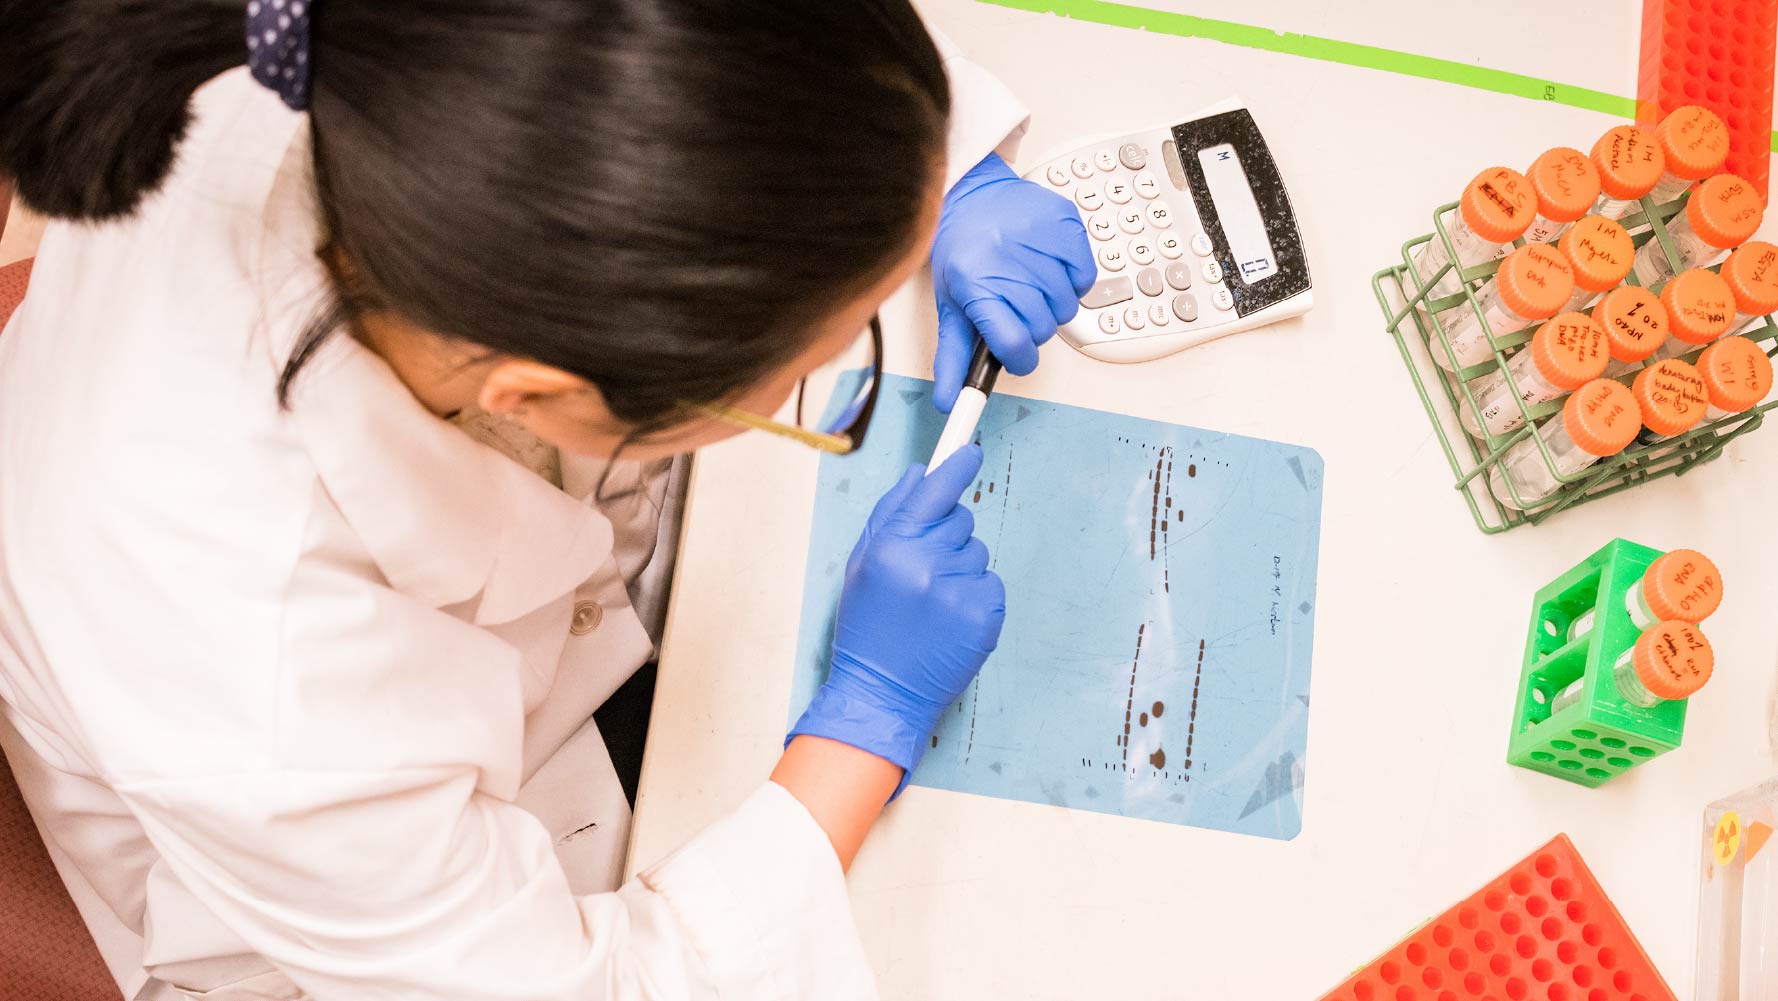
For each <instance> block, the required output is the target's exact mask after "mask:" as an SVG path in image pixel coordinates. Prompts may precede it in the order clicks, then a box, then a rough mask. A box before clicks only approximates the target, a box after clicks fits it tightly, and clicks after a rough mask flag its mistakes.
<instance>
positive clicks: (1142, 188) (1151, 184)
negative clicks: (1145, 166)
mask: <svg viewBox="0 0 1778 1001" xmlns="http://www.w3.org/2000/svg"><path fill="white" fill-rule="evenodd" d="M1136 193H1137V194H1139V195H1141V196H1142V197H1144V198H1153V197H1155V196H1156V195H1158V194H1160V193H1161V182H1159V181H1157V180H1155V179H1154V175H1153V174H1152V173H1149V172H1148V171H1146V170H1145V171H1143V172H1142V173H1140V174H1137V175H1136Z"/></svg>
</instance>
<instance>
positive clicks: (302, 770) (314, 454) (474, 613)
mask: <svg viewBox="0 0 1778 1001" xmlns="http://www.w3.org/2000/svg"><path fill="white" fill-rule="evenodd" d="M946 54H947V66H948V68H949V70H950V72H951V74H952V84H953V90H954V91H955V96H956V101H957V110H956V115H955V125H954V129H953V136H952V145H951V165H950V171H951V173H950V176H951V178H952V179H955V177H956V176H957V175H958V174H960V173H961V172H962V171H963V170H964V169H966V168H967V167H968V166H970V165H971V164H973V163H974V162H976V160H978V159H979V158H980V157H981V156H982V155H985V154H986V152H987V151H988V150H990V149H992V148H995V147H996V146H1002V147H1003V144H1004V141H1006V140H1008V138H1009V137H1013V138H1016V136H1017V134H1018V133H1019V132H1021V131H1022V128H1023V121H1024V117H1025V113H1024V110H1023V109H1022V108H1021V107H1020V106H1019V105H1018V103H1017V101H1016V100H1014V99H1013V98H1012V97H1011V95H1010V94H1008V93H1007V92H1006V91H1005V90H1004V89H1003V88H1001V87H1000V86H999V85H998V84H997V83H995V82H994V81H993V80H992V79H991V78H988V77H987V76H986V75H985V74H983V73H982V72H981V71H980V70H979V69H977V68H975V67H974V66H972V65H971V64H969V63H967V62H965V61H964V60H962V59H961V58H959V57H958V56H957V54H956V53H955V52H954V51H953V50H950V49H949V47H948V46H946ZM194 110H195V114H196V118H195V122H194V124H193V126H192V128H191V130H190V133H189V135H188V137H187V139H186V141H185V142H184V144H183V145H182V147H181V149H180V155H179V161H178V164H177V166H176V169H175V171H174V173H173V175H172V177H171V178H170V179H169V181H168V182H167V184H166V185H165V187H164V189H163V190H162V191H161V192H159V193H158V194H157V195H155V196H154V197H153V198H152V199H150V200H149V201H148V202H147V203H146V205H145V206H144V207H143V209H142V210H141V212H139V213H138V214H137V215H136V216H135V217H134V218H132V219H130V220H127V221H124V222H119V223H113V224H109V225H103V226H91V225H68V224H62V225H52V226H51V227H50V229H49V231H48V233H47V234H46V235H45V238H44V241H43V244H42V246H41V248H40V254H39V257H38V261H37V265H36V270H35V272H34V274H33V277H32V285H31V290H30V294H29V296H28V297H27V299H26V301H25V303H24V304H23V306H22V307H21V308H20V310H19V312H18V313H17V314H16V316H15V317H14V319H13V321H12V322H11V323H10V325H9V326H8V328H7V330H6V331H5V333H4V335H3V336H0V710H3V712H0V747H3V748H4V751H5V754H6V757H7V759H8V761H9V762H10V763H11V765H12V768H13V770H14V772H15V774H16V775H17V778H18V780H19V784H20V787H21V789H22V790H23V792H24V794H25V798H26V801H27V802H28V803H29V805H30V807H31V810H32V812H33V814H34V815H35V817H36V818H37V821H38V823H39V826H40V828H41V829H42V831H43V833H44V835H45V838H46V841H47V843H48V846H49V848H50V852H51V855H52V857H53V858H54V860H55V862H56V865H57V867H58V868H59V869H60V871H61V873H62V875H63V877H64V879H65V880H66V882H67V884H68V886H69V889H70V892H71V893H72V894H73V895H74V897H75V900H76V903H77V904H78V905H79V907H80V910H81V913H82V915H83V916H84V917H85V918H86V920H87V922H88V924H89V925H90V927H91V928H92V930H93V932H94V935H95V938H96V939H97V940H98V942H99V945H100V948H101V952H102V953H103V954H104V956H105V959H106V961H107V963H108V964H109V965H110V967H111V970H112V972H113V974H114V975H115V976H116V977H117V980H118V983H119V985H120V987H121V988H122V990H123V992H124V995H125V996H126V997H131V998H134V997H138V996H140V997H143V998H154V999H161V998H179V997H205V998H210V999H213V1001H245V999H260V998H271V999H293V998H303V997H312V998H315V999H320V1001H332V999H353V1001H356V999H365V998H377V999H410V998H411V999H419V998H425V999H463V1001H470V999H473V1001H519V999H557V998H574V999H606V998H647V999H666V998H710V997H723V998H748V999H751V998H799V997H818V998H824V999H833V998H863V997H870V996H874V993H875V990H874V987H873V986H872V983H871V977H870V972H869V968H868V966H867V964H866V961H865V957H864V953H863V951H862V949H861V947H860V944H859V942H858V939H857V934H856V930H855V928H854V926H853V923H852V919H851V915H850V911H849V906H848V903H847V899H846V896H845V887H844V881H843V879H842V876H841V872H840V869H839V866H838V865H837V863H836V861H835V858H834V855H833V852H832V849H831V847H830V846H829V844H828V842H827V840H826V837H825V835H824V834H823V832H822V831H821V829H820V828H819V827H818V826H817V825H816V824H815V823H814V821H813V820H812V819H811V818H810V816H809V814H808V813H807V811H805V810H804V809H803V807H802V806H801V805H800V804H799V803H798V802H797V801H796V800H795V799H794V798H792V797H791V796H790V795H789V794H788V793H786V792H784V791H783V790H782V789H781V788H779V787H777V786H774V785H772V784H770V783H765V784H763V785H762V786H761V788H760V789H759V790H758V791H757V792H755V793H754V794H753V795H752V796H751V797H750V798H749V799H747V800H746V801H745V802H744V803H743V804H742V805H741V806H740V807H739V808H738V809H737V810H735V812H733V813H732V814H730V815H729V816H728V817H727V818H725V819H723V820H721V821H720V822H718V823H717V824H715V825H713V826H712V827H711V828H709V829H708V830H706V831H704V832H703V833H702V834H700V835H699V836H698V837H697V838H695V839H694V840H693V841H692V842H691V843H690V844H688V845H686V846H685V847H684V848H683V849H682V850H680V851H679V852H678V853H676V854H675V855H673V856H672V857H671V858H669V859H667V860H665V861H661V862H659V863H657V864H655V865H654V866H653V867H652V868H650V869H647V870H646V871H645V872H643V873H642V874H641V875H640V876H639V877H637V878H636V879H634V880H632V881H631V882H629V883H627V884H624V885H622V886H621V887H620V886H618V881H619V872H620V865H621V860H622V854H623V850H624V847H625V841H626V837H627V829H628V821H629V810H628V807H627V805H626V803H625V801H624V797H623V794H622V792H621V790H620V789H619V787H618V784H617V782H616V780H615V776H614V775H613V773H612V768H611V764H610V760H609V758H608V757H607V755H606V751H605V747H604V744H603V742H602V740H601V739H600V737H599V734H598V732H597V730H596V728H595V727H594V725H593V724H592V722H591V719H590V716H591V714H592V711H593V709H594V708H595V707H597V706H598V705H599V704H600V703H601V702H603V701H604V700H605V699H606V697H608V696H609V695H610V694H611V692H612V691H613V690H615V689H616V688H617V687H618V686H619V685H620V684H621V683H622V682H623V681H624V680H625V679H626V678H628V677H629V675H630V674H631V673H632V672H633V671H634V670H635V669H636V668H637V667H638V666H639V665H640V664H642V663H643V662H644V661H645V660H647V658H648V657H649V656H650V654H651V644H650V641H649V638H648V636H647V634H646V633H645V631H644V630H643V628H642V627H641V625H640V624H639V622H638V621H637V617H636V615H635V613H634V612H633V611H632V609H631V607H630V602H629V598H628V596H627V595H626V590H625V577H626V570H627V571H628V572H630V573H633V572H634V570H635V569H636V566H637V564H638V563H639V562H641V561H640V560H637V559H629V560H626V559H625V556H626V552H625V550H626V548H627V549H629V550H630V553H629V554H628V555H630V556H632V557H633V556H634V555H635V552H636V551H638V550H640V551H642V552H646V551H647V549H648V548H649V547H650V546H651V545H652V532H653V526H652V524H651V523H649V522H648V521H647V519H646V518H643V519H642V520H641V521H640V522H638V520H637V518H636V517H635V516H634V513H633V512H628V513H625V512H617V513H614V512H609V511H605V512H602V511H600V510H599V509H598V508H597V507H595V506H594V505H593V504H592V503H590V502H585V501H583V499H582V498H584V497H585V496H586V494H587V492H588V491H589V490H590V489H591V488H592V486H593V485H594V483H595V482H596V480H597V478H598V473H599V471H600V467H599V465H598V464H596V463H588V462H584V461H582V462H575V461H572V460H568V461H565V462H564V466H563V481H564V482H563V489H557V488H556V487H555V486H553V485H552V484H550V483H548V482H546V481H545V480H544V479H542V478H540V477H538V476H537V475H535V474H534V473H533V472H532V471H530V470H528V469H526V468H524V467H523V466H521V465H519V464H518V463H516V462H513V461H512V460H510V459H508V458H507V457H506V456H504V455H502V454H501V453H500V452H497V451H495V450H494V449H492V448H489V447H487V446H485V445H483V444H481V443H479V442H477V441H475V440H473V439H472V438H471V437H469V436H468V435H466V434H464V433H463V432H462V431H460V430H459V429H458V428H456V427H454V426H452V425H451V424H449V423H447V422H444V421H441V420H439V419H438V418H436V417H434V416H433V415H432V414H430V413H429V412H427V411H426V410H425V409H424V408H423V407H421V405H420V404H419V403H418V402H417V401H416V400H415V399H414V398H413V397H412V395H411V394H409V393H408V392H407V390H406V389H405V388H404V387H403V386H402V385H401V383H400V382H399V381H398V380H397V379H396V378H395V376H394V375H393V373H392V372H391V371H390V370H389V369H388V368H387V367H386V366H385V365H384V364H383V363H382V361H381V360H380V359H379V358H378V357H377V356H376V355H374V354H373V353H371V352H370V351H368V350H367V349H365V348H364V347H363V346H361V345H360V344H358V343H356V342H355V341H353V340H352V339H351V338H349V337H335V338H333V339H332V340H331V341H329V342H328V344H327V346H326V347H325V348H324V349H323V350H322V351H321V352H320V354H319V355H318V356H317V357H316V358H314V359H313V361H312V363H311V364H310V365H309V366H308V368H307V370H306V371H305V373H304V375H303V376H302V378H301V379H300V380H299V381H298V382H297V383H296V388H295V393H294V396H293V398H292V400H291V407H290V409H289V410H288V411H285V410H280V409H279V407H278V406H277V404H276V402H275V397H274V388H273V387H274V383H275V380H276V377H277V373H278V371H279V368H280V366H281V364H282V362H283V359H284V358H285V357H287V356H288V352H289V350H290V348H291V345H292V343H293V341H294V338H295V337H296V336H297V333H298V332H299V330H300V329H301V328H302V326H303V325H304V324H305V323H306V322H307V321H308V320H309V318H310V317H311V316H312V315H313V312H314V310H315V307H316V304H317V303H318V302H319V301H320V299H321V296H322V291H323V289H324V283H325V278H324V275H323V274H322V271H321V269H320V268H319V266H318V265H317V263H316V261H315V258H314V254H313V250H314V247H315V246H316V242H317V227H316V222H315V209H314V205H313V203H312V198H313V195H312V190H311V188H312V178H311V175H310V171H309V168H308V160H307V156H308V138H307V136H308V132H307V119H306V117H304V116H300V115H295V114H291V113H289V112H287V111H285V110H284V108H283V107H282V105H280V104H279V103H278V100H277V98H276V97H275V96H273V95H272V94H271V93H270V92H268V91H265V90H263V89H261V88H260V87H258V86H257V85H255V84H253V83H252V82H251V81H250V80H249V78H248V77H247V76H246V74H245V72H244V71H240V70H237V71H234V72H231V73H228V74H225V75H224V76H222V77H219V78H217V79H216V80H214V81H212V82H211V83H210V84H208V85H207V86H206V87H205V88H203V89H202V90H201V91H200V93H199V95H198V98H197V100H196V102H195V105H194ZM860 111H861V113H868V109H860ZM1003 148H1004V147H1003ZM614 521H615V524H614ZM614 546H615V551H614ZM761 669H762V670H778V669H786V668H785V665H762V666H761ZM19 986H20V987H21V988H22V989H24V990H25V991H26V992H27V993H29V990H30V988H29V985H19Z"/></svg>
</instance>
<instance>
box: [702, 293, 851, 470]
mask: <svg viewBox="0 0 1778 1001" xmlns="http://www.w3.org/2000/svg"><path fill="white" fill-rule="evenodd" d="M870 347H871V362H870V370H869V374H868V375H866V376H865V378H864V380H863V381H861V382H860V383H859V384H858V386H857V388H856V389H853V390H848V389H846V388H845V385H846V382H847V381H848V380H847V379H846V378H845V377H844V376H842V377H841V380H840V385H839V387H838V388H836V389H835V390H834V396H833V397H832V398H830V399H829V400H828V402H827V406H826V407H824V408H822V410H821V411H819V412H816V413H815V414H814V415H813V416H812V417H811V418H810V421H808V422H805V421H804V419H803V404H804V402H805V401H804V394H805V393H806V392H807V391H808V386H809V380H808V378H807V377H804V378H803V379H802V380H801V381H800V382H798V383H797V386H796V423H795V424H785V423H784V422H782V421H777V420H773V419H772V418H770V417H761V416H759V415H758V414H753V413H748V412H747V411H745V410H736V409H734V408H733V407H725V406H721V405H719V404H707V405H704V406H702V407H700V408H699V409H701V410H703V411H704V412H705V413H707V414H709V415H710V416H712V417H715V418H717V419H719V420H723V421H727V422H728V423H730V424H735V425H739V426H741V427H744V428H750V429H752V430H755V431H764V432H766V433H767V434H774V435H777V436H779V437H781V438H790V439H792V440H794V441H800V442H802V443H803V444H805V445H808V446H809V447H810V448H816V449H820V450H821V451H823V452H827V453H829V454H831V455H848V454H850V453H852V452H856V451H858V450H859V449H860V448H863V447H864V433H865V431H867V430H868V429H869V428H870V418H871V413H872V412H873V411H875V410H876V408H877V389H878V387H879V386H881V385H882V382H883V324H882V323H881V322H880V321H879V320H878V318H877V317H875V316H872V317H871V318H870Z"/></svg>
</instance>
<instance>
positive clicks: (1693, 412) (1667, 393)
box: [1630, 358, 1710, 618]
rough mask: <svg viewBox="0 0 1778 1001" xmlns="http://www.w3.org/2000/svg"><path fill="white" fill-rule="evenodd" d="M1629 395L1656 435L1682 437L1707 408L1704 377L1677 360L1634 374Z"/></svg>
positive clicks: (1647, 425)
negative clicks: (1677, 435)
mask: <svg viewBox="0 0 1778 1001" xmlns="http://www.w3.org/2000/svg"><path fill="white" fill-rule="evenodd" d="M1630 392H1631V393H1633V394H1635V396H1636V406H1637V409H1639V410H1640V411H1641V412H1642V423H1643V425H1644V426H1645V427H1647V428H1648V429H1649V430H1650V431H1653V432H1654V433H1655V434H1658V435H1663V436H1666V435H1676V434H1684V433H1685V432H1687V431H1690V430H1691V429H1692V428H1694V427H1697V426H1698V422H1699V421H1702V420H1703V419H1704V412H1705V411H1706V410H1708V409H1710V401H1709V399H1708V398H1706V397H1705V395H1704V377H1703V376H1702V375H1699V374H1698V370H1697V369H1696V368H1693V367H1692V366H1691V364H1690V363H1688V362H1683V361H1680V360H1679V359H1677V358H1667V359H1664V360H1662V361H1660V362H1659V363H1657V364H1654V365H1650V366H1649V367H1647V368H1645V369H1643V370H1642V371H1641V372H1638V373H1636V380H1635V381H1634V382H1632V383H1631V384H1630ZM1663 618H1665V616H1663Z"/></svg>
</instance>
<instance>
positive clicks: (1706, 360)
mask: <svg viewBox="0 0 1778 1001" xmlns="http://www.w3.org/2000/svg"><path fill="white" fill-rule="evenodd" d="M1698 374H1699V375H1700V376H1702V377H1703V380H1704V393H1705V396H1706V397H1707V398H1708V399H1709V401H1710V409H1709V410H1708V411H1707V412H1706V413H1705V418H1706V419H1707V420H1713V421H1717V420H1722V419H1723V418H1724V417H1732V416H1734V415H1736V414H1742V413H1746V412H1747V411H1749V410H1752V409H1753V408H1754V407H1757V406H1759V405H1760V403H1762V402H1763V401H1764V400H1765V398H1766V394H1768V393H1770V392H1771V391H1772V359H1771V357H1770V356H1769V355H1767V354H1766V353H1765V352H1764V351H1762V350H1760V347H1759V345H1757V344H1755V343H1753V342H1752V341H1750V340H1748V339H1747V338H1745V337H1740V336H1733V337H1724V338H1722V339H1721V340H1719V341H1717V342H1716V343H1715V344H1712V345H1710V346H1709V347H1707V348H1705V349H1704V353H1703V354H1701V355H1699V356H1698Z"/></svg>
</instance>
